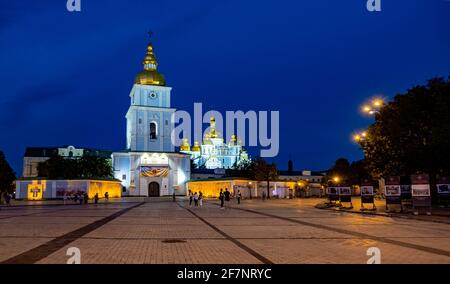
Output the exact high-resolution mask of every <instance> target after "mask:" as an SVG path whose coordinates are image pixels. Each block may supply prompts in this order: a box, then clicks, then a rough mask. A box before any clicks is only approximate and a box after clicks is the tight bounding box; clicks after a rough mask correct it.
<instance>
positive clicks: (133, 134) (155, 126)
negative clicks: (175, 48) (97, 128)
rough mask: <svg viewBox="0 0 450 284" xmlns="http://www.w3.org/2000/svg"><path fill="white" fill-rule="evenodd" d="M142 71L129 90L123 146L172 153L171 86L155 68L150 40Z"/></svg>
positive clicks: (138, 149) (156, 65) (137, 149)
mask: <svg viewBox="0 0 450 284" xmlns="http://www.w3.org/2000/svg"><path fill="white" fill-rule="evenodd" d="M143 64H144V70H143V71H142V72H141V73H139V74H138V75H137V76H136V80H135V84H134V86H133V88H132V89H131V92H130V99H131V102H130V108H129V109H128V112H127V114H126V119H127V148H128V149H129V150H131V151H159V152H164V151H168V152H173V151H174V146H173V144H172V142H171V136H170V135H171V133H172V127H173V126H172V123H171V116H172V114H173V113H174V112H175V109H173V108H171V107H170V91H171V89H172V88H171V87H167V86H166V82H165V79H164V76H163V75H162V74H161V73H159V72H158V71H157V67H158V63H157V61H156V58H155V55H154V53H153V46H152V44H151V43H149V44H148V46H147V54H146V56H145V58H144V62H143Z"/></svg>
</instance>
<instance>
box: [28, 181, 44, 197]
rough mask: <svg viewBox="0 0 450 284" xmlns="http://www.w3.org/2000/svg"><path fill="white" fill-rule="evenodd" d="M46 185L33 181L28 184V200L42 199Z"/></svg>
mask: <svg viewBox="0 0 450 284" xmlns="http://www.w3.org/2000/svg"><path fill="white" fill-rule="evenodd" d="M43 193H44V185H43V184H37V183H32V184H29V185H28V200H42V198H43Z"/></svg>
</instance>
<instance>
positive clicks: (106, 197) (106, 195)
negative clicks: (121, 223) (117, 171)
mask: <svg viewBox="0 0 450 284" xmlns="http://www.w3.org/2000/svg"><path fill="white" fill-rule="evenodd" d="M108 200H109V193H108V192H105V202H108Z"/></svg>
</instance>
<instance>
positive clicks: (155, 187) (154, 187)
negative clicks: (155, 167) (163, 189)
mask: <svg viewBox="0 0 450 284" xmlns="http://www.w3.org/2000/svg"><path fill="white" fill-rule="evenodd" d="M148 196H149V197H155V196H159V183H157V182H156V181H153V182H151V183H149V184H148Z"/></svg>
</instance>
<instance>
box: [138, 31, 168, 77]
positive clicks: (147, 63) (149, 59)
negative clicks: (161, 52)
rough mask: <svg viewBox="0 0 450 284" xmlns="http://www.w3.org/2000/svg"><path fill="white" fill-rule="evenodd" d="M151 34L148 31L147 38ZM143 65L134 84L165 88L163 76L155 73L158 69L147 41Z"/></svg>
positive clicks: (150, 43) (151, 48) (150, 44)
mask: <svg viewBox="0 0 450 284" xmlns="http://www.w3.org/2000/svg"><path fill="white" fill-rule="evenodd" d="M152 35H153V32H151V31H149V32H148V36H149V38H151V37H152ZM142 64H143V65H144V70H143V71H142V72H141V73H139V74H138V75H137V76H136V80H135V83H136V84H141V85H157V86H165V85H166V81H165V79H164V76H163V75H162V74H161V73H159V72H158V71H156V69H157V67H158V61H157V60H156V56H155V53H154V52H153V44H152V42H151V41H150V40H149V43H148V45H147V53H146V55H145V57H144V61H143V62H142Z"/></svg>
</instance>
